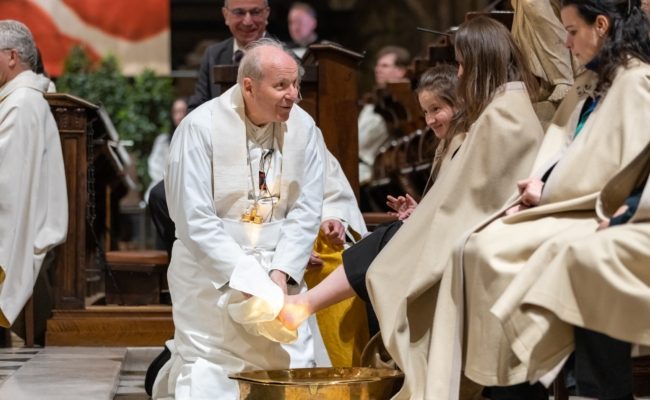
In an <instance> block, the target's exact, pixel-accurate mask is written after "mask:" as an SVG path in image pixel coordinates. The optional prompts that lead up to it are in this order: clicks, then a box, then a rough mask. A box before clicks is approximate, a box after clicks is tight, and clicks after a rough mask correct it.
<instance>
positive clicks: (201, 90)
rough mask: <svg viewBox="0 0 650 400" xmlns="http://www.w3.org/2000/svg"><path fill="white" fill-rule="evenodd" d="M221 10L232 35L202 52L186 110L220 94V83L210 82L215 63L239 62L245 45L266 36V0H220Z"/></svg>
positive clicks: (190, 109)
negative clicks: (221, 1) (197, 73)
mask: <svg viewBox="0 0 650 400" xmlns="http://www.w3.org/2000/svg"><path fill="white" fill-rule="evenodd" d="M221 12H222V14H223V18H224V19H225V22H226V26H228V29H229V30H230V33H232V37H230V38H228V39H226V40H224V41H221V42H219V43H216V44H213V45H212V46H210V47H208V48H207V49H206V50H205V53H203V58H202V59H201V67H200V69H199V76H198V81H197V82H196V86H195V87H194V94H193V95H192V96H191V97H190V100H189V104H188V112H189V111H192V110H193V109H195V108H196V107H198V106H200V105H201V104H203V103H204V102H206V101H208V100H210V99H213V98H215V97H217V96H219V95H220V94H221V87H220V85H216V84H214V83H212V69H213V67H214V66H215V65H228V64H239V61H240V60H241V58H242V56H243V55H244V48H245V47H246V45H247V44H249V43H251V42H253V41H255V40H257V39H259V38H261V37H263V36H266V26H267V25H268V19H269V14H270V13H271V8H270V7H269V2H268V0H224V5H223V8H221Z"/></svg>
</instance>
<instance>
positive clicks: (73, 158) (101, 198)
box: [0, 0, 650, 400]
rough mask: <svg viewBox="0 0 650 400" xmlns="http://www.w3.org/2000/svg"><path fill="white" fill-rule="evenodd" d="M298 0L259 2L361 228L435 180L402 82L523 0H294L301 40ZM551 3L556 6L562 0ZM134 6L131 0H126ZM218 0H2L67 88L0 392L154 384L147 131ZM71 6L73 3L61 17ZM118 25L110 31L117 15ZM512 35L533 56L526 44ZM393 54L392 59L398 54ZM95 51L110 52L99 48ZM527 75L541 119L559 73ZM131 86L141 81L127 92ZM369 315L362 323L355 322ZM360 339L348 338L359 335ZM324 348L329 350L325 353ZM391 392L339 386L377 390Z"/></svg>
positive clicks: (186, 76)
mask: <svg viewBox="0 0 650 400" xmlns="http://www.w3.org/2000/svg"><path fill="white" fill-rule="evenodd" d="M230 1H231V2H235V3H237V2H242V3H243V4H245V5H248V4H249V3H256V2H258V0H245V1H242V0H230ZM260 1H263V0H260ZM520 2H523V0H520ZM540 2H541V0H540ZM544 2H546V3H547V2H549V1H546V0H545V1H544ZM100 3H101V5H100ZM293 3H294V1H292V0H270V1H268V5H269V7H270V12H269V15H268V25H265V26H266V29H265V32H266V33H265V35H266V34H268V35H271V36H272V37H275V38H277V39H279V40H280V41H282V42H284V43H292V44H293V45H294V46H295V47H304V48H305V49H304V53H302V54H303V55H302V56H300V57H298V58H297V59H299V62H300V65H301V68H302V69H303V70H304V75H303V77H302V81H301V82H300V93H299V94H300V97H301V100H300V103H299V106H300V107H301V108H302V109H304V110H305V111H306V112H307V113H308V114H309V115H310V116H311V117H312V118H313V120H314V121H315V123H316V125H317V126H318V127H319V128H320V131H321V132H322V136H323V138H324V141H325V144H326V146H327V149H328V150H329V152H330V153H331V154H332V155H333V156H334V157H335V159H336V160H337V161H338V163H339V164H340V168H341V169H342V171H343V173H344V175H345V177H347V180H348V181H349V183H350V187H351V189H352V191H353V193H354V195H355V196H356V199H357V201H358V204H359V207H360V211H361V212H362V215H363V221H364V223H365V227H364V229H365V228H367V229H368V231H373V230H374V229H376V228H377V227H380V226H382V225H385V224H388V223H391V222H394V221H395V220H396V219H397V217H396V215H395V214H394V213H393V214H390V213H387V212H389V211H391V208H390V207H389V206H387V205H386V197H387V196H392V195H401V194H408V195H409V196H410V197H411V198H412V199H414V200H415V201H416V202H420V201H422V200H423V199H424V197H425V192H426V190H427V189H428V188H429V187H430V179H431V178H430V174H431V171H432V166H434V164H435V160H436V157H437V155H438V152H439V151H440V150H439V149H438V150H437V148H438V147H439V145H440V143H441V139H440V138H438V137H436V133H435V132H434V129H432V128H431V127H430V126H428V121H427V120H426V117H425V115H424V114H423V111H422V109H421V106H420V104H419V103H418V97H417V96H414V94H413V93H414V89H415V88H416V86H417V83H418V81H419V80H420V77H421V76H422V75H423V74H424V73H425V72H426V71H427V70H428V69H430V68H431V67H434V66H436V65H439V64H444V63H449V64H453V65H454V66H455V68H456V65H457V63H458V62H459V59H458V53H457V51H456V50H455V48H454V35H455V33H456V32H457V30H458V27H459V26H460V25H461V24H463V23H464V22H465V21H470V20H472V19H476V18H484V17H487V18H490V19H492V20H495V21H498V22H499V23H500V24H502V25H503V26H505V27H506V28H507V29H508V30H509V31H511V32H513V36H514V35H515V31H516V28H515V26H516V25H517V21H518V19H519V18H520V16H519V15H518V14H517V12H518V11H517V10H518V8H517V6H516V3H517V0H496V1H488V0H464V1H451V0H450V1H425V0H405V1H397V2H396V1H392V0H373V1H370V0H327V1H316V0H303V2H302V3H301V4H307V5H308V6H309V7H310V9H311V10H312V11H313V10H315V14H314V15H317V21H318V24H317V27H316V31H317V33H318V39H317V40H313V41H312V42H311V43H306V44H301V43H298V42H297V41H296V40H295V39H294V38H293V35H292V32H291V31H290V30H291V29H290V27H289V26H290V25H289V24H288V15H290V12H291V10H292V4H293ZM550 3H551V4H552V5H553V6H554V7H555V9H554V10H555V12H556V13H557V14H556V16H557V15H559V4H560V2H559V0H550ZM90 4H92V6H89V5H90ZM98 5H100V6H99V7H97V6H98ZM138 7H141V8H142V10H135V8H138ZM221 7H225V6H224V4H223V1H221V0H148V1H144V2H142V4H141V5H140V6H137V7H136V6H135V3H134V2H128V1H125V0H124V1H123V0H119V1H118V0H113V1H106V2H90V1H86V2H84V1H83V0H77V1H72V0H56V1H42V0H12V1H8V2H0V16H2V19H13V20H18V21H22V22H24V23H25V24H26V25H27V26H28V28H30V29H31V30H32V33H33V34H34V39H35V42H36V45H37V46H38V48H39V50H40V52H41V54H42V58H43V60H42V61H43V64H44V69H45V71H46V73H48V74H49V76H50V78H51V80H52V81H53V82H54V84H56V86H57V88H62V89H57V91H56V92H53V93H47V94H45V95H44V97H45V99H46V100H47V103H48V104H49V107H50V110H51V113H52V115H53V117H54V120H55V122H56V125H57V128H58V131H59V135H60V139H61V145H62V151H63V161H64V166H65V181H66V190H67V201H68V210H69V211H68V213H69V215H68V233H67V239H66V240H65V241H64V242H63V243H61V244H60V245H58V246H57V247H55V248H54V249H53V250H52V251H51V252H50V253H48V256H46V257H45V261H43V266H44V267H42V268H41V270H40V272H39V271H37V275H38V277H37V278H35V284H34V286H33V287H30V295H29V296H28V301H27V302H26V304H24V307H22V311H20V313H19V314H18V316H17V317H16V319H15V321H14V322H13V324H11V327H10V328H0V399H12V400H22V399H66V400H76V399H80V400H81V399H96V400H99V399H107V400H112V399H115V400H145V399H150V398H152V397H151V396H150V394H147V393H146V391H145V378H146V374H147V370H148V368H150V365H151V363H152V361H154V359H156V357H158V356H159V354H160V353H161V351H162V350H163V348H164V347H163V346H164V345H165V343H166V341H167V340H169V339H170V338H172V337H173V336H174V332H175V328H174V320H173V316H172V295H170V284H169V282H168V268H169V264H170V254H171V248H167V247H166V246H165V245H164V244H163V240H161V239H160V237H159V236H158V233H157V232H158V231H157V228H158V226H156V222H155V221H153V220H152V216H151V213H152V211H151V209H150V207H151V206H150V205H147V202H148V201H149V200H148V198H149V196H150V193H151V192H152V188H153V187H154V186H155V184H156V183H158V182H160V181H161V180H162V179H163V178H162V176H163V172H162V171H163V170H164V165H163V166H162V167H161V166H160V165H159V166H158V169H159V172H158V173H157V175H156V176H153V173H152V171H153V168H152V162H153V161H152V159H153V154H154V152H155V149H154V148H155V146H156V142H157V141H159V140H162V139H159V138H158V137H157V135H158V134H160V133H161V132H165V130H167V131H169V132H170V134H169V135H168V136H167V137H169V136H171V134H173V129H174V128H175V127H176V126H178V123H179V122H180V121H179V122H176V121H174V120H173V119H174V116H173V114H174V108H173V107H172V104H174V105H175V104H176V102H175V100H178V99H184V100H183V101H184V102H185V103H184V107H185V108H184V110H183V115H185V113H186V112H187V103H188V100H187V99H190V100H189V102H190V103H191V102H192V101H193V100H192V99H193V97H192V96H193V93H195V86H196V85H198V84H197V82H198V81H199V80H200V79H201V77H200V74H201V73H203V72H202V71H203V69H204V67H205V68H207V65H204V64H203V63H202V58H203V57H204V52H205V54H207V52H208V50H206V49H208V48H209V47H210V46H212V45H214V44H217V43H220V42H222V41H225V40H228V39H229V38H230V37H231V36H232V34H231V30H232V29H231V30H229V27H228V26H227V24H226V23H227V21H226V20H225V18H224V15H223V14H222V11H221ZM99 9H101V10H99ZM62 10H63V11H62ZM225 12H226V11H224V13H225ZM228 12H232V11H228ZM254 12H257V11H256V10H244V11H243V18H248V17H247V16H248V15H249V14H250V17H251V18H253V14H254ZM74 13H79V14H78V15H79V16H75V17H73V16H71V15H72V14H74ZM131 13H133V15H131V16H129V14H131ZM35 15H37V17H35ZM134 16H137V17H135V18H134ZM44 20H46V21H47V22H46V23H45V22H44V23H43V24H42V26H41V27H39V24H41V23H40V22H39V21H44ZM102 20H103V21H104V22H102ZM127 20H128V22H126V21H127ZM77 21H83V26H84V28H83V29H81V28H79V29H76V28H70V27H65V26H64V25H66V24H73V23H77ZM116 21H117V22H116ZM120 21H122V22H120ZM558 21H559V18H558ZM78 23H79V24H81V23H82V22H78ZM111 23H112V24H113V25H112V26H113V28H111ZM558 23H559V24H560V26H562V25H561V22H558ZM45 25H47V27H48V29H43V26H45ZM119 25H123V26H122V31H119V29H116V28H115V29H114V27H115V26H119ZM528 28H530V26H528ZM84 29H85V30H84ZM111 29H113V31H111ZM562 29H564V28H562ZM100 31H101V32H100ZM52 32H56V35H54V34H52ZM83 32H86V33H83ZM98 32H99V33H98ZM138 32H139V33H138ZM48 35H49V36H48ZM75 35H76V36H75ZM84 35H85V36H84ZM93 40H96V41H97V42H94V43H93ZM515 41H516V39H515ZM113 42H115V43H118V44H119V45H114V44H113ZM517 44H520V42H517ZM77 45H83V46H84V47H85V48H86V51H87V53H86V55H85V56H80V58H78V59H74V58H72V57H71V56H70V54H74V50H73V49H74V48H75V46H77ZM128 46H131V47H128ZM387 46H392V47H399V48H400V49H405V50H406V51H407V54H409V56H408V61H407V63H406V64H405V65H404V66H403V68H402V71H403V73H402V75H401V76H400V77H397V78H391V79H389V80H387V81H386V82H379V81H378V79H377V77H378V75H377V68H378V65H379V62H380V57H378V55H380V54H382V53H380V52H381V51H382V49H385V48H386V47H387ZM290 47H291V46H290ZM522 47H523V45H522ZM560 47H564V46H563V45H561V46H560ZM125 49H126V50H125ZM522 51H523V53H524V54H526V55H530V54H532V53H533V52H534V51H536V50H535V49H534V48H532V47H531V48H528V49H522ZM389 54H390V55H391V56H394V57H393V58H392V62H393V64H394V65H393V67H395V66H396V63H397V62H398V61H397V59H398V56H397V55H395V54H394V53H389ZM106 56H108V60H110V59H111V57H113V59H115V60H117V64H111V62H110V61H108V62H105V61H100V60H106V58H104V57H106ZM75 60H77V62H78V63H88V64H87V65H99V63H101V65H102V67H101V68H104V69H103V70H102V69H101V68H100V69H99V70H98V71H99V72H97V73H96V74H95V75H89V72H88V71H89V70H84V68H90V67H83V66H82V67H78V68H77V70H76V71H75V70H74V68H75V67H74V65H75V64H74V62H75ZM79 60H81V61H79ZM84 60H85V61H84ZM232 60H233V61H232V62H227V63H221V65H214V66H211V69H210V70H209V71H208V72H207V75H206V76H208V77H209V78H208V79H210V82H209V84H211V85H215V86H217V87H220V88H222V89H221V90H222V92H225V90H226V89H227V88H230V87H231V86H232V85H234V84H236V83H237V70H238V65H237V64H236V61H235V58H234V57H233V59H232ZM237 62H238V61H237ZM538 63H539V61H538ZM556 63H557V62H556ZM573 63H574V64H573V65H571V64H572V61H571V60H569V62H568V65H569V69H570V71H571V74H573V73H574V71H577V69H575V60H573ZM541 64H542V65H544V62H543V61H542V62H541ZM77 65H81V64H77ZM84 65H86V64H84ZM111 65H113V67H111ZM110 68H113V70H111V69H110ZM572 68H574V69H572ZM531 69H533V72H535V70H534V68H531ZM102 71H103V72H102ZM106 71H108V72H106ZM79 72H83V74H79V75H78V76H81V75H84V74H85V75H84V76H86V77H87V76H91V78H90V80H89V82H86V83H82V84H80V83H79V82H81V80H78V79H81V78H76V77H75V76H76V75H74V74H75V73H79ZM102 74H103V75H102ZM112 74H115V75H112ZM147 74H150V75H147ZM151 74H152V75H151ZM116 76H119V77H118V78H116ZM152 76H153V77H152ZM537 78H538V81H539V83H540V85H539V86H540V89H539V91H540V95H539V96H538V99H537V101H536V102H534V103H533V108H534V111H535V113H536V115H537V117H538V118H539V121H540V123H541V126H542V127H543V128H546V127H548V126H549V125H550V124H551V123H552V120H553V118H554V114H555V112H556V110H557V109H558V106H559V104H560V101H561V100H562V97H563V96H564V94H565V93H566V90H568V86H569V85H566V90H565V91H564V92H562V93H561V95H559V96H560V97H558V98H556V97H554V96H556V95H557V93H559V92H560V91H559V90H558V91H557V92H555V91H554V89H555V88H557V86H555V84H554V83H550V84H549V82H546V81H544V79H546V77H540V76H539V75H537ZM93 79H94V80H95V83H94V84H93V82H92V80H93ZM147 79H149V80H147ZM570 79H571V81H572V79H573V76H571V77H570ZM83 85H85V87H82V86H83ZM102 85H103V86H102ZM138 85H140V90H141V92H138V93H139V94H135V95H134V96H135V97H134V100H131V99H128V100H127V99H126V96H127V94H130V95H133V93H136V92H137V90H138ZM122 86H124V88H126V89H124V90H122V89H120V88H121V87H122ZM93 92H94V94H93ZM104 94H110V96H111V97H112V98H107V97H102V96H103V95H104ZM137 96H140V97H137ZM141 98H147V99H151V101H150V104H144V103H142V102H140V103H138V101H139V100H138V99H141ZM209 98H210V97H209ZM366 106H369V107H370V108H371V109H372V110H374V115H376V116H377V119H378V120H379V121H380V124H381V126H382V127H383V128H382V129H383V130H384V131H385V132H384V135H385V136H383V137H382V139H381V140H380V142H377V143H376V144H375V145H374V147H373V148H372V150H371V152H370V156H369V157H370V158H369V159H370V161H366V159H365V158H364V157H366V156H365V155H364V153H363V151H364V150H363V149H362V146H364V145H363V144H362V143H361V137H362V135H363V133H362V132H361V122H360V121H361V119H360V113H361V112H362V110H363V109H364V107H366ZM174 107H175V106H174ZM129 108H130V109H129ZM190 108H193V106H190ZM128 113H131V114H138V113H139V114H140V116H139V119H138V117H137V116H136V117H134V118H135V120H136V121H137V122H136V123H135V124H133V125H132V126H130V125H128V122H125V121H123V120H122V119H123V118H124V115H125V114H128ZM118 114H119V115H120V116H118ZM154 115H155V117H154ZM188 115H191V113H189V114H188ZM181 118H182V117H181ZM0 123H2V121H0ZM147 124H148V125H147ZM146 129H148V132H149V133H146V134H145V133H143V132H144V131H145V130H146ZM166 140H167V141H169V140H170V139H169V138H167V139H166ZM167 146H169V145H167ZM167 148H168V147H167ZM249 157H250V152H249ZM166 158H167V157H166V155H165V156H164V157H163V159H164V162H166ZM361 164H365V165H364V166H361ZM249 165H250V160H249ZM364 167H365V168H366V169H365V172H364V169H363V168H364ZM260 171H262V172H263V168H261V169H260ZM4 173H7V172H6V171H2V172H0V174H4ZM260 173H261V172H260ZM251 176H252V170H251ZM260 179H261V178H260ZM168 198H169V196H168ZM254 217H255V216H254V215H253V217H252V218H254ZM399 219H401V218H399ZM172 235H173V232H172ZM0 240H2V239H0ZM172 240H173V236H172ZM174 248H175V247H174ZM0 261H2V260H1V259H0ZM0 266H1V264H0ZM0 272H2V270H1V269H0ZM2 279H4V276H2ZM306 279H307V278H306ZM0 283H2V281H1V280H0ZM307 284H308V285H309V284H310V282H309V281H307ZM5 285H6V284H5ZM310 287H311V286H310ZM2 290H3V287H2V286H0V291H2ZM190 296H192V295H190ZM0 304H1V303H0ZM359 304H361V306H360V307H361V308H362V309H363V308H364V306H363V303H362V302H361V301H360V300H359ZM357 306H358V304H357ZM364 314H365V311H364ZM317 315H318V316H319V318H320V314H317ZM199 318H200V317H199ZM347 322H349V321H347ZM347 322H346V323H347ZM318 323H319V325H320V324H321V321H320V320H319V322H318ZM336 323H337V324H339V323H340V324H343V322H342V321H337V322H336ZM370 324H372V322H371V321H369V322H368V324H366V323H365V321H364V327H365V328H366V329H368V326H369V325H370ZM371 329H372V328H371ZM375 329H376V327H375ZM321 331H323V328H322V327H321ZM177 334H178V333H177ZM364 335H365V336H362V339H360V340H361V341H365V342H367V341H368V340H369V337H368V333H367V332H365V333H364ZM370 336H372V335H370ZM323 339H325V341H327V338H326V337H325V336H324V337H323ZM365 342H364V343H363V344H362V345H360V344H358V343H357V346H360V349H363V347H364V346H365V344H366V343H365ZM326 347H327V349H328V351H329V347H328V346H327V343H326ZM355 351H356V353H354V354H353V355H351V356H350V357H351V361H350V360H348V361H346V362H345V363H341V365H340V366H347V367H359V366H361V365H360V358H361V351H360V350H358V349H357V350H355ZM330 359H331V360H332V364H335V362H334V357H332V355H331V354H330ZM335 366H337V365H335ZM632 372H633V376H634V396H635V397H634V398H636V399H650V357H638V358H635V359H634V363H633V367H632ZM470 386H471V385H470ZM467 390H468V392H467V393H461V396H460V398H467V399H470V398H471V399H487V398H489V397H486V396H485V392H483V395H482V394H481V391H480V390H478V391H476V389H473V391H472V389H471V388H470V389H467ZM470 392H471V393H470ZM392 394H394V392H390V393H383V394H382V396H380V397H373V396H370V397H355V395H349V396H350V397H337V398H351V399H352V398H369V399H374V398H378V399H379V398H381V399H383V398H386V399H388V398H391V397H390V395H392ZM548 394H549V396H550V397H548V398H554V399H556V400H565V399H583V398H587V397H580V396H578V395H576V394H575V393H574V392H573V391H572V388H571V377H570V376H567V375H566V374H562V373H561V374H559V375H558V376H557V378H556V379H554V380H553V381H551V382H549V388H548ZM154 398H155V397H154ZM161 398H163V397H161ZM177 398H184V397H177ZM241 398H242V399H243V398H250V399H253V398H269V399H271V398H275V397H252V396H251V397H244V395H242V397H241ZM283 398H284V397H283ZM286 398H296V399H298V398H321V397H300V396H297V397H289V396H287V397H286ZM323 398H334V397H323ZM413 398H415V397H413ZM427 398H429V397H427ZM431 398H437V397H431Z"/></svg>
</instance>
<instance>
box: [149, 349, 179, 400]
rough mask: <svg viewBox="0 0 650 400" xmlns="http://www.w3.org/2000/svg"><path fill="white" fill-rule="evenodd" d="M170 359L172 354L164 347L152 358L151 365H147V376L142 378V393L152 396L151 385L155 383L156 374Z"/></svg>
mask: <svg viewBox="0 0 650 400" xmlns="http://www.w3.org/2000/svg"><path fill="white" fill-rule="evenodd" d="M170 358H172V352H171V351H169V349H168V348H167V346H165V348H164V349H163V351H162V353H160V354H158V357H156V358H154V360H153V361H152V362H151V364H149V368H147V374H146V375H145V377H144V391H145V392H147V394H148V395H149V396H151V395H152V394H151V392H152V389H153V384H154V382H155V381H156V377H157V376H158V372H160V369H161V368H162V367H163V365H165V364H166V363H167V361H169V359H170Z"/></svg>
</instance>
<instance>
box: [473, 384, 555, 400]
mask: <svg viewBox="0 0 650 400" xmlns="http://www.w3.org/2000/svg"><path fill="white" fill-rule="evenodd" d="M483 396H485V397H487V398H489V399H492V400H547V399H548V390H547V389H546V388H545V387H544V385H542V384H541V383H536V384H534V385H531V384H529V383H527V382H526V383H520V384H518V385H513V386H491V387H486V388H484V389H483Z"/></svg>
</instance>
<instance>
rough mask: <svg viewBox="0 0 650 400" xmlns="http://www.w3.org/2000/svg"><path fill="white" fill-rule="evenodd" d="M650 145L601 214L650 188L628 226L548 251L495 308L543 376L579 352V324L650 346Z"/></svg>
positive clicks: (621, 177)
mask: <svg viewBox="0 0 650 400" xmlns="http://www.w3.org/2000/svg"><path fill="white" fill-rule="evenodd" d="M649 171H650V145H647V146H646V147H645V149H644V150H643V151H642V152H641V153H640V154H639V156H637V157H636V158H635V159H634V161H633V162H632V163H630V164H629V165H628V166H627V167H626V168H625V169H624V170H623V171H622V172H621V173H619V174H618V175H616V176H615V177H614V178H613V179H612V180H611V181H610V182H609V183H608V184H607V186H605V188H604V189H603V191H602V193H601V195H600V197H599V201H598V212H599V214H600V215H601V216H602V217H605V218H607V217H609V216H611V215H612V214H613V213H614V212H615V211H616V209H617V208H618V207H619V206H620V205H621V204H623V201H624V200H625V198H626V197H627V196H628V195H629V193H630V192H632V190H633V189H634V188H635V187H637V186H640V184H642V183H645V184H646V185H645V189H644V190H643V194H642V197H641V202H640V204H639V208H638V209H637V211H636V212H635V214H634V215H633V217H632V219H631V221H630V222H629V223H628V224H625V225H620V226H614V227H611V228H607V229H605V230H602V231H598V232H591V233H589V234H587V235H586V236H584V237H583V238H580V239H577V240H574V241H571V242H570V243H558V242H557V241H554V242H552V243H551V244H549V245H546V246H544V249H543V253H542V249H540V253H541V254H543V255H544V260H545V262H544V263H540V262H536V263H529V264H530V265H531V268H527V269H526V270H524V271H522V272H521V273H520V274H518V275H517V277H516V278H515V279H514V280H513V282H512V284H511V285H510V286H509V287H508V289H507V290H506V292H505V293H504V294H503V296H502V297H501V298H500V299H499V301H498V302H497V303H496V304H495V306H494V307H493V312H494V313H495V314H496V315H497V316H498V317H499V319H500V320H501V321H503V322H504V329H505V332H506V334H507V335H508V337H509V338H510V339H511V342H512V345H513V348H514V349H515V352H516V354H517V355H518V356H519V357H520V358H521V359H523V360H526V362H527V364H528V367H529V371H530V372H529V375H530V376H531V378H533V379H535V378H536V377H538V376H541V375H542V374H544V373H546V372H547V371H549V370H550V369H552V368H553V367H554V365H553V364H554V363H557V361H558V360H561V359H563V358H564V357H566V356H567V355H568V354H569V353H570V352H571V350H572V349H573V325H576V326H580V327H585V328H588V329H592V330H595V331H598V332H602V333H605V334H607V335H609V336H612V337H614V338H617V339H621V340H624V341H627V342H631V343H635V344H642V345H645V346H650V324H648V321H647V318H646V316H647V315H649V314H650V291H649V290H648V287H649V286H650V271H649V270H648V259H650V223H648V222H649V220H650V185H648V183H647V180H648V172H649Z"/></svg>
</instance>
